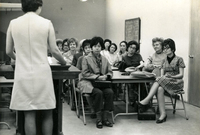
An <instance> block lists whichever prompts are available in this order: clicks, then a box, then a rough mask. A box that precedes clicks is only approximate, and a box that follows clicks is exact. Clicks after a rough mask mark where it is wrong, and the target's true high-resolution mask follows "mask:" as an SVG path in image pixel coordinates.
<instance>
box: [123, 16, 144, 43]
mask: <svg viewBox="0 0 200 135" xmlns="http://www.w3.org/2000/svg"><path fill="white" fill-rule="evenodd" d="M140 24H141V20H140V18H139V17H138V18H133V19H127V20H125V41H126V42H129V41H131V40H135V41H137V42H138V43H140Z"/></svg>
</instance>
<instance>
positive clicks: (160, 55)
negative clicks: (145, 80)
mask: <svg viewBox="0 0 200 135" xmlns="http://www.w3.org/2000/svg"><path fill="white" fill-rule="evenodd" d="M163 41H164V39H162V38H158V37H156V38H153V39H152V45H153V48H154V50H155V53H154V54H153V55H151V56H149V58H148V59H147V61H146V62H145V66H144V70H145V71H148V72H153V73H155V74H156V76H157V77H158V76H160V69H161V64H162V62H163V60H164V59H165V58H166V54H165V53H164V52H163Z"/></svg>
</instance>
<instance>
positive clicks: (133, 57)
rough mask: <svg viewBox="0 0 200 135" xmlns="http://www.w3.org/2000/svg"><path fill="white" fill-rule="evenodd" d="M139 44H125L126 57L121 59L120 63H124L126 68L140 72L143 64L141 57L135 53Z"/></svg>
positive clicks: (133, 42)
mask: <svg viewBox="0 0 200 135" xmlns="http://www.w3.org/2000/svg"><path fill="white" fill-rule="evenodd" d="M138 50H139V44H138V43H137V42H136V41H134V40H133V41H130V42H128V44H127V55H126V56H124V57H122V61H124V62H125V63H126V66H127V67H132V68H135V70H142V68H143V66H144V62H143V59H142V56H141V55H140V54H139V53H137V52H138Z"/></svg>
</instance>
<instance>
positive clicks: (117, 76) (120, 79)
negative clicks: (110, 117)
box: [112, 71, 155, 119]
mask: <svg viewBox="0 0 200 135" xmlns="http://www.w3.org/2000/svg"><path fill="white" fill-rule="evenodd" d="M122 73H124V72H120V71H113V77H112V83H116V84H118V83H125V84H127V83H138V84H139V85H138V100H140V84H141V83H149V82H154V81H155V78H148V77H147V78H136V77H133V76H131V75H122ZM125 93H126V96H125V103H126V112H125V113H118V114H116V115H115V117H114V119H115V118H116V117H117V116H119V115H135V114H137V112H133V113H130V112H129V111H128V110H129V108H128V105H129V98H128V86H127V85H126V89H125Z"/></svg>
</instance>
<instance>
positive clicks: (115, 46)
mask: <svg viewBox="0 0 200 135" xmlns="http://www.w3.org/2000/svg"><path fill="white" fill-rule="evenodd" d="M112 45H114V46H115V51H114V52H116V51H117V45H116V44H115V43H112V44H110V45H109V46H108V51H109V52H110V47H111V46H112Z"/></svg>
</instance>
